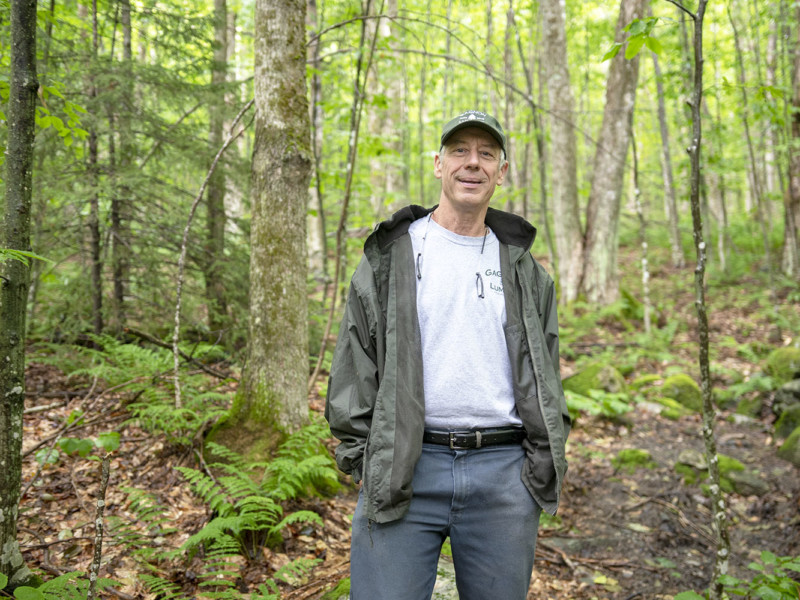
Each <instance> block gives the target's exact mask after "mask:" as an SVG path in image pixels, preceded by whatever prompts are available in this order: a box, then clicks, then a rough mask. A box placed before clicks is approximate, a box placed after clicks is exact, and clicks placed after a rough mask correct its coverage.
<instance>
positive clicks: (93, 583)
mask: <svg viewBox="0 0 800 600" xmlns="http://www.w3.org/2000/svg"><path fill="white" fill-rule="evenodd" d="M110 463H111V453H110V452H106V455H105V456H104V457H103V464H102V467H101V470H100V491H99V492H98V498H97V512H96V514H95V518H94V557H93V558H92V566H91V567H89V590H88V592H87V593H86V600H94V598H95V594H96V593H97V578H98V576H99V575H100V560H101V559H102V558H103V513H104V512H105V508H106V490H107V489H108V476H109V471H110V470H111V466H110Z"/></svg>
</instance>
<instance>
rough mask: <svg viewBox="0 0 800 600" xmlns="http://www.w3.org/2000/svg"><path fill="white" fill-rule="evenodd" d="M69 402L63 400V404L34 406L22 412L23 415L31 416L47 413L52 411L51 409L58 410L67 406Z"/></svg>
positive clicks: (54, 403)
mask: <svg viewBox="0 0 800 600" xmlns="http://www.w3.org/2000/svg"><path fill="white" fill-rule="evenodd" d="M67 402H68V401H67V400H62V401H61V402H53V403H52V404H45V405H44V406H32V407H30V408H26V409H25V410H24V411H22V414H23V415H31V414H33V413H40V412H45V411H46V410H50V409H51V408H58V407H60V406H66V405H67Z"/></svg>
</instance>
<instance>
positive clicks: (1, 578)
mask: <svg viewBox="0 0 800 600" xmlns="http://www.w3.org/2000/svg"><path fill="white" fill-rule="evenodd" d="M7 585H8V576H7V575H3V574H2V573H0V590H2V589H3V588H4V587H6V586H7Z"/></svg>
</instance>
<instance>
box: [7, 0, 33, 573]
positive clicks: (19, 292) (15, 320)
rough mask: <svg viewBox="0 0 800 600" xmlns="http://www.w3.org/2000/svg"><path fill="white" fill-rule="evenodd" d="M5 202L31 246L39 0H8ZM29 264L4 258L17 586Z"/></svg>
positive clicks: (10, 502)
mask: <svg viewBox="0 0 800 600" xmlns="http://www.w3.org/2000/svg"><path fill="white" fill-rule="evenodd" d="M10 79H11V81H10V88H9V97H8V115H7V119H8V120H7V123H8V146H7V148H6V181H5V194H6V197H5V209H4V215H3V219H4V220H3V227H2V229H0V232H2V238H0V247H3V248H7V249H11V250H22V251H30V243H31V241H30V219H31V190H32V185H33V171H32V166H33V141H34V134H35V130H34V123H35V117H34V115H35V110H36V90H37V89H38V88H39V82H38V81H37V78H36V0H15V1H14V2H12V3H11V73H10ZM29 284H30V266H29V265H28V264H26V263H22V262H20V261H17V260H8V261H7V262H5V263H0V356H2V357H3V360H0V456H2V464H3V468H1V469H0V573H2V574H4V575H6V576H7V577H8V578H9V581H10V582H11V585H12V586H17V585H20V584H22V583H24V582H25V581H27V580H28V578H29V577H30V576H31V573H30V571H29V570H28V568H27V567H26V566H25V563H24V561H23V559H22V555H21V554H20V550H19V543H18V542H17V539H16V538H17V516H18V506H19V494H20V482H21V477H22V457H21V450H22V411H23V409H24V405H25V320H26V319H25V317H26V300H27V297H28V286H29Z"/></svg>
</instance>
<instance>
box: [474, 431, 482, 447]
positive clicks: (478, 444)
mask: <svg viewBox="0 0 800 600" xmlns="http://www.w3.org/2000/svg"><path fill="white" fill-rule="evenodd" d="M475 439H476V442H477V444H476V446H475V447H476V448H480V447H481V432H480V431H476V432H475Z"/></svg>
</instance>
